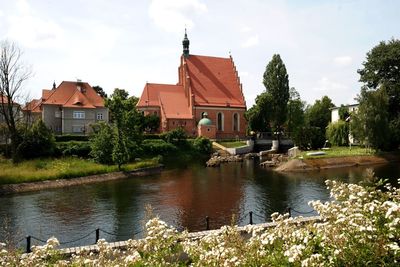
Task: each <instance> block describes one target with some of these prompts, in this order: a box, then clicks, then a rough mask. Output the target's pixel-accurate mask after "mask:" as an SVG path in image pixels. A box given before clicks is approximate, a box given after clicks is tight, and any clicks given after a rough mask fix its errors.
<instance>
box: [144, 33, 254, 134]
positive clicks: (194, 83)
mask: <svg viewBox="0 0 400 267" xmlns="http://www.w3.org/2000/svg"><path fill="white" fill-rule="evenodd" d="M182 44H183V54H182V56H181V58H180V66H179V67H178V83H177V84H157V83H146V85H145V86H144V89H143V92H142V95H141V97H140V99H139V102H138V104H137V108H138V109H139V110H140V111H142V112H143V114H144V115H149V114H154V115H157V116H159V117H160V129H159V132H166V131H170V130H173V129H175V128H177V127H182V128H183V129H185V131H186V133H187V134H188V135H190V136H199V135H204V136H208V135H210V134H211V132H213V131H215V135H214V134H213V136H214V137H213V138H216V139H227V138H229V139H232V138H243V137H245V135H246V128H247V122H246V120H245V118H244V113H245V111H246V101H245V98H244V95H243V91H242V84H241V83H240V78H239V75H238V72H237V70H236V66H235V64H234V62H233V59H232V57H231V56H229V57H228V58H222V57H211V56H199V55H192V54H190V53H189V39H188V38H187V34H186V32H185V37H184V39H183V42H182ZM205 113H207V117H208V118H207V119H208V120H209V121H207V124H206V125H204V124H199V122H200V121H201V120H202V119H203V118H204V117H205V116H204V115H205ZM203 122H204V121H203ZM208 123H211V125H208ZM212 125H213V126H214V130H213V129H212V127H209V126H212ZM206 126H207V127H208V128H207V127H206ZM207 129H208V130H207Z"/></svg>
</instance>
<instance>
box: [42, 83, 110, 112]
mask: <svg viewBox="0 0 400 267" xmlns="http://www.w3.org/2000/svg"><path fill="white" fill-rule="evenodd" d="M78 86H80V87H81V91H79V89H78ZM42 93H43V98H44V100H43V103H42V104H50V105H62V106H65V107H77V108H95V107H104V99H103V98H102V97H101V96H99V95H98V94H97V93H96V91H95V90H94V89H93V88H92V87H91V86H90V85H89V84H88V83H85V82H68V81H63V82H62V83H61V84H60V85H59V86H58V87H57V88H56V89H54V90H51V91H50V92H48V90H43V92H42Z"/></svg>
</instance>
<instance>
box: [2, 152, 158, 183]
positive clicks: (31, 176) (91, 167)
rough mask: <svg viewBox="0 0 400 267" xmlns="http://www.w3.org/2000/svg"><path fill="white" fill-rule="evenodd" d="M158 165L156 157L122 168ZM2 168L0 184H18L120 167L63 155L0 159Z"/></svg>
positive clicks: (103, 171)
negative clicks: (30, 158) (14, 161)
mask: <svg viewBox="0 0 400 267" xmlns="http://www.w3.org/2000/svg"><path fill="white" fill-rule="evenodd" d="M157 165H158V161H157V160H156V159H148V160H147V159H146V160H141V161H138V162H133V163H128V164H126V165H124V166H122V169H123V170H124V171H132V170H135V169H138V168H144V167H151V166H157ZM0 169H1V172H0V184H17V183H24V182H35V181H44V180H56V179H62V178H73V177H82V176H88V175H94V174H101V173H110V172H115V171H117V170H118V167H117V166H115V165H111V166H110V165H103V164H98V163H95V162H93V161H91V160H87V159H81V158H77V157H62V158H42V159H32V160H25V161H22V162H20V163H17V164H12V162H10V161H9V160H4V159H3V160H1V159H0Z"/></svg>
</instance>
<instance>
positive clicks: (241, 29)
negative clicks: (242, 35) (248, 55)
mask: <svg viewBox="0 0 400 267" xmlns="http://www.w3.org/2000/svg"><path fill="white" fill-rule="evenodd" d="M252 30H253V29H252V28H250V27H249V26H246V25H243V26H242V27H241V28H240V32H251V31H252Z"/></svg>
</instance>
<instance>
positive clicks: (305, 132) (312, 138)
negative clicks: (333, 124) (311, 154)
mask: <svg viewBox="0 0 400 267" xmlns="http://www.w3.org/2000/svg"><path fill="white" fill-rule="evenodd" d="M293 140H294V142H295V144H296V145H297V146H298V147H300V149H303V150H308V149H318V148H321V147H323V146H324V144H325V134H324V131H323V130H321V129H320V128H319V127H312V126H305V127H301V128H299V129H298V132H297V133H296V134H295V135H294V136H293Z"/></svg>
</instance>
